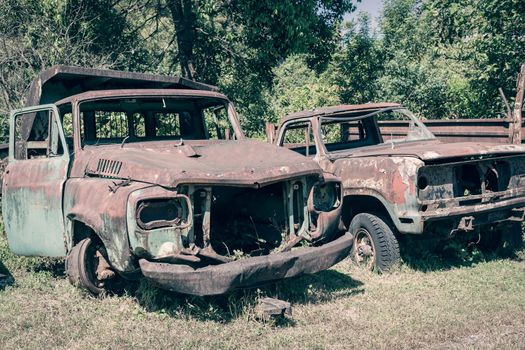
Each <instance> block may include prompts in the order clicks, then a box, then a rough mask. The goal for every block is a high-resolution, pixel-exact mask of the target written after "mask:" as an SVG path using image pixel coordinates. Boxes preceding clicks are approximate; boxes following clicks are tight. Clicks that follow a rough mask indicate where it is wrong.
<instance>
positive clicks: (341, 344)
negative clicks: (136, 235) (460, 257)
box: [0, 241, 525, 349]
mask: <svg viewBox="0 0 525 350" xmlns="http://www.w3.org/2000/svg"><path fill="white" fill-rule="evenodd" d="M4 243H5V242H4ZM2 244H3V243H2V242H1V241H0V259H2V258H3V259H4V260H5V259H7V260H8V261H6V265H7V266H8V267H9V268H10V269H12V272H13V275H14V277H15V278H16V283H15V284H14V285H13V286H10V287H7V288H6V289H4V290H3V291H0V344H2V345H3V346H2V347H3V348H42V347H46V348H61V349H65V348H67V349H71V348H72V349H77V348H78V349H80V348H100V349H102V348H128V347H134V348H152V347H155V348H165V347H169V348H179V349H189V348H191V349H206V348H220V349H239V348H242V349H261V348H285V349H297V348H306V349H325V348H330V349H348V348H384V349H387V348H388V349H391V348H429V349H442V348H516V349H518V348H523V347H524V346H525V263H524V261H523V260H520V259H519V258H518V259H514V260H511V259H494V260H492V261H486V262H480V263H476V264H471V266H457V267H451V268H448V269H436V270H434V271H427V272H422V271H418V270H416V269H414V268H409V267H407V266H404V267H402V268H401V269H400V270H399V271H396V272H394V273H392V274H389V275H377V274H374V273H369V272H365V271H361V270H358V269H356V268H355V267H353V266H352V264H351V263H350V262H349V261H344V262H342V263H340V264H338V265H337V266H335V267H334V268H333V269H331V270H329V271H325V272H322V273H319V274H317V275H314V276H305V277H302V278H297V279H292V280H289V281H284V282H280V283H277V284H273V285H270V286H266V287H264V288H260V289H257V290H249V291H239V292H235V293H232V294H230V295H227V296H222V297H216V298H192V297H184V296H181V295H176V294H172V293H165V292H163V291H160V290H158V289H155V288H154V287H152V286H151V285H149V284H148V283H142V284H140V285H139V286H135V287H132V288H130V289H129V290H128V291H127V294H124V295H122V296H107V297H103V298H98V299H97V298H92V297H90V296H87V295H85V294H84V293H82V292H80V291H79V290H77V289H75V288H73V287H71V286H70V285H69V284H68V282H67V281H66V280H65V278H64V277H63V276H62V275H61V270H60V263H59V262H58V263H53V262H50V261H47V260H31V259H28V260H25V259H23V258H14V259H15V260H11V256H9V253H8V252H6V251H5V249H3V248H2ZM4 248H5V247H4ZM258 296H273V297H278V298H282V299H285V300H288V301H291V302H292V304H293V308H294V310H293V311H294V315H293V318H292V319H290V320H284V321H280V322H270V323H263V322H259V321H257V320H256V319H255V317H254V306H255V303H256V299H257V297H258Z"/></svg>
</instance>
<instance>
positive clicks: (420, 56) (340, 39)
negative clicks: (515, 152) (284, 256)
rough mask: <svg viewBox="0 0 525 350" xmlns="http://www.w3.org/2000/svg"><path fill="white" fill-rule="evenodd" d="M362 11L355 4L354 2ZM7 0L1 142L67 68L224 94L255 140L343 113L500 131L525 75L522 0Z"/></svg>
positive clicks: (0, 58)
mask: <svg viewBox="0 0 525 350" xmlns="http://www.w3.org/2000/svg"><path fill="white" fill-rule="evenodd" d="M352 1H353V2H352ZM355 1H356V0H302V1H299V2H296V1H281V0H257V1H253V0H248V1H239V0H94V1H87V0H1V1H0V122H1V126H2V127H1V128H0V138H4V139H5V135H6V131H7V128H6V124H5V120H6V116H7V114H8V111H9V110H10V109H12V108H15V107H18V106H20V105H22V104H23V100H24V96H25V93H26V92H27V89H28V86H29V83H30V81H31V79H32V78H34V76H35V75H36V74H37V73H38V72H39V71H41V70H42V69H45V68H47V67H49V66H51V65H53V64H73V65H81V66H93V67H107V68H114V69H122V70H133V71H144V72H155V73H162V74H180V75H183V76H185V77H188V78H190V79H196V80H201V81H204V82H207V83H210V84H215V85H218V86H219V87H220V89H221V90H222V91H223V92H224V93H226V94H227V95H228V96H229V97H230V98H231V99H232V100H233V101H234V102H235V103H236V104H237V106H238V109H239V111H240V114H241V117H242V122H243V124H244V127H245V129H246V131H247V132H248V134H249V135H251V136H260V135H261V134H262V132H263V130H264V122H265V121H267V120H270V121H277V120H278V118H280V117H281V116H282V115H283V114H285V113H288V112H291V111H296V110H300V109H304V108H313V107H314V106H322V105H326V104H334V103H362V102H369V101H384V100H389V101H396V102H402V103H404V104H406V105H407V106H408V107H410V108H411V109H412V110H414V111H415V112H417V113H419V114H420V115H422V116H425V117H427V118H454V117H458V116H461V117H467V118H468V117H494V116H496V115H498V114H500V113H501V112H502V111H503V110H504V108H503V105H502V102H501V99H500V97H499V96H498V88H502V89H503V91H504V92H505V94H506V95H507V97H508V98H509V99H511V98H512V97H513V96H514V95H515V91H514V90H515V77H516V73H517V72H518V69H519V65H520V64H521V63H522V62H524V61H525V51H524V50H523V47H524V45H525V21H523V18H522V15H523V13H525V2H523V1H522V0H385V3H384V10H383V13H382V15H381V18H380V19H379V26H378V28H371V26H370V19H369V18H368V17H367V16H366V15H361V16H360V17H358V20H356V21H353V22H350V23H344V22H343V17H344V15H345V14H346V13H348V12H350V11H352V10H353V7H354V6H353V5H354V4H355Z"/></svg>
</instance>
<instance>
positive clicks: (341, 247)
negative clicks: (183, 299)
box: [139, 234, 353, 296]
mask: <svg viewBox="0 0 525 350" xmlns="http://www.w3.org/2000/svg"><path fill="white" fill-rule="evenodd" d="M352 244H353V237H352V236H351V235H350V234H346V235H344V236H342V237H340V238H338V239H336V240H335V241H333V242H330V243H326V244H324V245H322V246H319V247H309V248H301V249H297V250H294V251H291V252H284V253H276V254H271V255H266V256H259V257H252V258H248V259H243V260H237V261H234V262H230V263H225V264H221V265H213V266H206V267H203V268H197V269H195V268H192V267H190V266H187V265H177V264H168V263H156V262H151V261H148V260H145V259H141V260H140V261H139V263H140V268H141V270H142V273H143V275H144V276H145V277H146V278H148V279H149V280H151V281H153V282H155V283H156V284H158V285H159V286H160V287H162V288H164V289H168V290H171V291H174V292H179V293H184V294H192V295H200V296H204V295H218V294H224V293H226V292H228V291H230V290H232V289H236V288H244V287H249V286H253V285H257V284H260V283H264V282H270V281H275V280H280V279H284V278H289V277H294V276H299V275H302V274H310V273H316V272H319V271H322V270H326V269H328V268H329V267H331V266H333V265H335V264H337V263H338V262H340V261H341V260H343V259H344V258H345V257H347V256H348V254H349V253H350V250H351V248H352Z"/></svg>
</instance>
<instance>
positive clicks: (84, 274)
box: [66, 238, 108, 295]
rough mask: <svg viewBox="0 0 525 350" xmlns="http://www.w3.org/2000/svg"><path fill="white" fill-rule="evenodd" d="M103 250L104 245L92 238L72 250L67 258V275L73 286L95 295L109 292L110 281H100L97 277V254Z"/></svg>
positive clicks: (86, 239)
mask: <svg viewBox="0 0 525 350" xmlns="http://www.w3.org/2000/svg"><path fill="white" fill-rule="evenodd" d="M102 249H103V246H102V244H101V243H98V242H97V241H96V240H94V239H92V238H85V239H83V240H81V241H80V242H78V244H77V245H75V246H74V247H73V249H71V251H70V252H69V254H68V256H67V258H66V274H67V277H68V279H69V282H70V283H71V284H72V285H74V286H76V287H79V288H82V289H84V290H87V291H88V292H90V293H92V294H94V295H99V294H101V293H103V292H104V291H106V290H107V286H106V284H107V282H108V281H100V280H99V279H98V278H97V275H96V269H97V266H98V257H97V256H96V253H97V251H100V250H102Z"/></svg>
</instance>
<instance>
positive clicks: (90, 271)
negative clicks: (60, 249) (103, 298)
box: [84, 242, 104, 289]
mask: <svg viewBox="0 0 525 350" xmlns="http://www.w3.org/2000/svg"><path fill="white" fill-rule="evenodd" d="M97 252H98V247H97V245H96V244H94V243H93V242H91V243H90V244H89V246H88V247H87V249H86V255H85V257H84V259H85V266H86V274H87V278H88V279H89V281H88V282H89V283H91V284H92V285H93V286H94V287H95V288H99V289H102V288H104V281H101V280H99V279H98V278H97V272H96V271H97V268H98V264H99V257H98V255H97Z"/></svg>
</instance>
